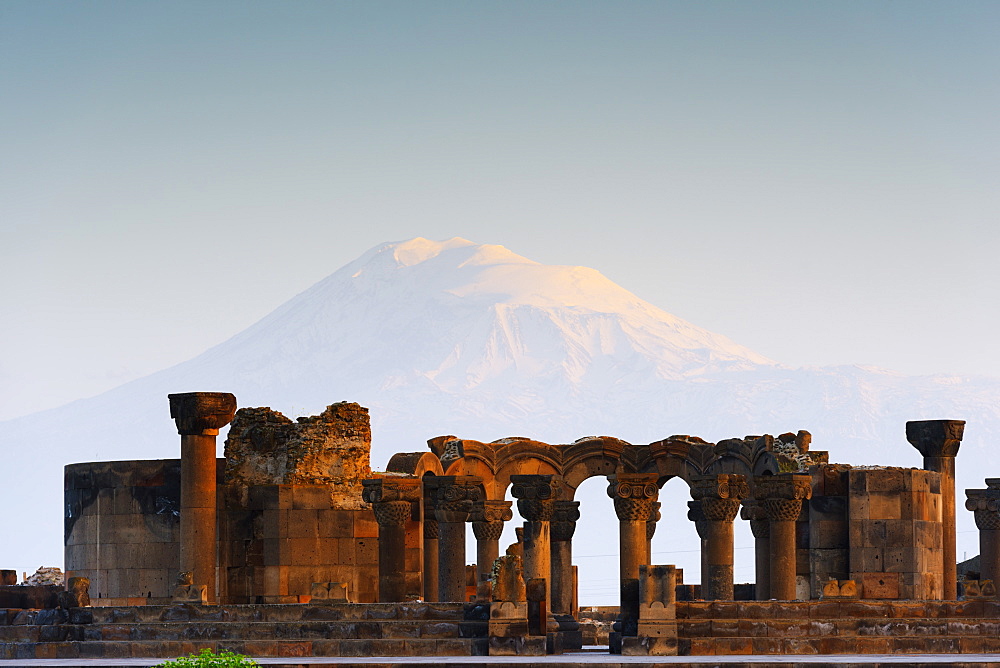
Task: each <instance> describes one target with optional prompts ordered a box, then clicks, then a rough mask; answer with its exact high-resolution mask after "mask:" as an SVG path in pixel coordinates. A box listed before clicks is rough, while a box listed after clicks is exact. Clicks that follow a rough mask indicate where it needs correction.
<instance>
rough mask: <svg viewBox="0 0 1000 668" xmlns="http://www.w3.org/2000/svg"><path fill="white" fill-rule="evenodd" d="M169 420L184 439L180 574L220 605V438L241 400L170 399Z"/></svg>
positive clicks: (225, 396)
mask: <svg viewBox="0 0 1000 668" xmlns="http://www.w3.org/2000/svg"><path fill="white" fill-rule="evenodd" d="M167 398H168V399H169V400H170V417H172V418H173V419H174V423H175V424H176V425H177V433H178V434H180V436H181V508H180V553H181V554H180V570H181V571H188V572H190V573H191V576H192V582H193V584H195V585H205V586H206V587H207V589H208V600H209V602H213V603H214V602H215V600H216V594H215V591H216V566H217V559H216V553H217V537H216V487H217V480H216V457H215V437H216V436H218V435H219V429H221V428H222V427H225V426H226V425H227V424H229V422H230V421H231V420H232V419H233V415H235V414H236V397H235V396H233V395H232V394H229V393H227V392H186V393H184V394H170V395H167Z"/></svg>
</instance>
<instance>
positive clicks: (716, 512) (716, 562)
mask: <svg viewBox="0 0 1000 668" xmlns="http://www.w3.org/2000/svg"><path fill="white" fill-rule="evenodd" d="M749 494H750V488H749V486H748V485H747V482H746V476H742V475H739V474H736V473H720V474H717V475H706V476H696V477H694V478H692V484H691V497H692V498H693V499H694V500H695V501H700V502H701V511H702V513H704V515H705V520H706V521H707V523H708V526H707V529H708V531H707V536H706V538H705V556H706V567H707V569H708V574H707V575H708V579H707V581H706V580H703V581H702V583H701V586H702V592H701V595H702V597H703V598H704V599H705V600H706V601H732V600H733V520H734V519H736V513H737V512H739V509H740V500H742V499H743V498H745V497H747V496H749Z"/></svg>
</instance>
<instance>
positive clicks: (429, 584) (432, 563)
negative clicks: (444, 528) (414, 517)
mask: <svg viewBox="0 0 1000 668" xmlns="http://www.w3.org/2000/svg"><path fill="white" fill-rule="evenodd" d="M426 521H427V520H424V522H426ZM424 600H425V601H438V600H440V599H439V598H438V538H437V527H436V526H435V527H434V537H433V538H428V537H427V532H426V530H425V532H424Z"/></svg>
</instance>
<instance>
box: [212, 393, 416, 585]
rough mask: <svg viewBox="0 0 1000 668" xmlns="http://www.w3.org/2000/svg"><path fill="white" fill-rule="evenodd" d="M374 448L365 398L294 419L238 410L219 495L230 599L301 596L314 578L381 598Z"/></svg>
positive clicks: (225, 577)
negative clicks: (365, 488) (365, 485)
mask: <svg viewBox="0 0 1000 668" xmlns="http://www.w3.org/2000/svg"><path fill="white" fill-rule="evenodd" d="M370 451H371V428H370V426H369V418H368V409H366V408H364V407H362V406H359V405H358V404H354V403H339V404H333V405H332V406H329V407H328V408H327V409H326V410H325V411H323V413H321V414H320V415H318V416H314V417H305V418H299V419H298V420H297V421H295V422H293V421H292V420H290V419H288V418H287V417H285V416H284V415H282V414H281V413H278V412H276V411H272V410H271V409H269V408H243V409H240V410H239V411H237V412H236V416H235V418H234V419H233V422H232V425H231V426H230V428H229V437H228V438H227V439H226V471H225V484H224V486H223V487H222V489H221V493H220V508H219V512H220V520H219V523H220V527H219V540H220V563H221V564H222V568H223V569H224V572H223V573H221V574H220V576H221V577H220V579H219V581H220V587H221V588H222V589H223V591H222V598H223V600H227V601H229V602H233V603H254V602H262V603H297V602H300V601H302V600H305V598H304V597H307V596H309V595H310V591H311V587H312V584H313V583H314V582H346V583H348V597H349V598H350V600H351V601H355V602H362V603H367V602H374V601H376V600H377V591H376V588H377V585H378V525H377V524H376V522H375V515H374V513H373V512H372V510H371V509H370V508H369V507H368V504H366V503H364V502H363V501H362V499H361V491H362V484H361V481H362V480H364V479H365V478H371V477H372V474H371V469H370V467H369V461H370V460H369V456H370ZM415 593H419V592H415Z"/></svg>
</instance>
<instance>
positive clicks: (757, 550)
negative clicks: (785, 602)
mask: <svg viewBox="0 0 1000 668" xmlns="http://www.w3.org/2000/svg"><path fill="white" fill-rule="evenodd" d="M754 521H755V522H760V523H762V524H764V525H765V529H766V530H765V531H762V532H761V533H762V534H763V535H760V536H758V535H757V532H756V531H755V532H754V546H753V554H754V573H755V574H756V576H757V578H756V579H757V582H756V587H755V589H756V590H757V596H756V598H757V600H758V601H766V600H768V599H769V598H771V533H770V531H769V529H770V527H769V526H767V520H754Z"/></svg>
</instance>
